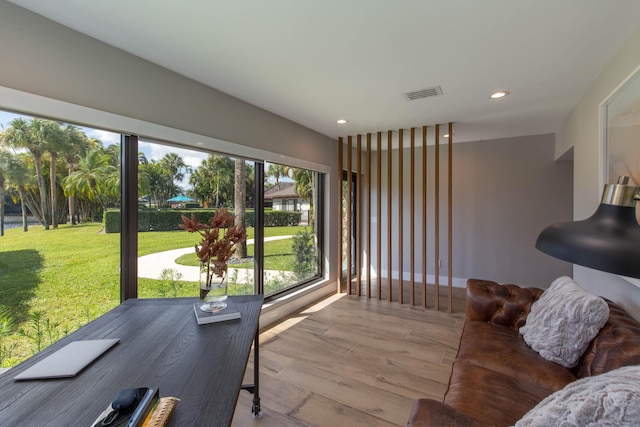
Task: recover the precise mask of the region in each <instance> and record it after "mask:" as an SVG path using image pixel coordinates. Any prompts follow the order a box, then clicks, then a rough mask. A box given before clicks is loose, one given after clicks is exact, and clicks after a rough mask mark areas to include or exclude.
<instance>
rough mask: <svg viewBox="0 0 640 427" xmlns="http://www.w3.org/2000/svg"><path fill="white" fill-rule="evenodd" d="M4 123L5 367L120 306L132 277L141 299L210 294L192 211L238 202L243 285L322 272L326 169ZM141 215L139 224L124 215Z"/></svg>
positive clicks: (1, 118)
mask: <svg viewBox="0 0 640 427" xmlns="http://www.w3.org/2000/svg"><path fill="white" fill-rule="evenodd" d="M0 124H1V125H2V127H1V128H0V131H1V134H0V200H1V201H2V204H1V205H0V213H1V215H0V231H1V232H2V233H1V234H2V236H0V272H1V274H0V367H10V366H13V365H15V364H17V363H19V362H21V361H22V360H24V359H26V358H28V357H29V356H31V355H32V354H34V353H35V352H37V351H39V350H41V349H43V348H44V347H46V346H48V345H50V344H52V343H53V342H55V341H56V340H58V339H60V338H62V337H64V336H65V335H67V334H68V333H70V332H72V331H74V330H75V329H77V328H79V327H81V326H82V325H84V324H86V323H87V322H89V321H91V320H93V319H95V318H96V317H98V316H100V315H101V314H103V313H105V312H106V311H108V310H110V309H111V308H113V307H115V306H116V305H117V304H119V303H120V301H121V298H122V296H123V295H125V296H126V291H123V290H124V289H126V288H128V287H130V286H133V289H134V290H135V293H136V294H137V295H138V297H140V298H154V297H161V298H172V297H182V296H191V297H196V296H198V294H199V281H198V264H199V260H198V259H197V257H196V255H195V250H194V247H195V245H197V244H198V242H199V236H198V235H196V234H190V233H188V232H186V231H185V230H182V229H179V228H178V224H179V223H180V222H181V218H182V215H185V216H186V217H190V215H191V214H192V213H196V212H199V213H200V214H201V215H214V213H215V212H216V210H218V209H221V208H224V209H227V210H228V211H229V212H230V213H232V214H233V215H234V216H235V217H236V218H237V220H236V221H240V219H241V220H242V221H243V222H244V223H243V224H242V225H243V227H245V228H246V231H247V241H246V245H243V246H242V247H241V248H239V250H238V251H237V252H236V253H235V254H234V257H233V258H232V259H231V261H230V265H229V282H230V287H229V291H230V294H232V295H233V294H252V293H256V292H259V293H264V294H265V296H266V298H267V299H269V298H275V297H277V296H279V295H280V294H282V293H286V292H290V291H292V290H295V289H298V288H299V287H301V286H305V285H307V284H309V283H311V282H313V281H314V280H315V279H318V278H320V277H321V275H322V271H321V268H320V266H321V263H320V259H321V257H322V254H321V250H322V240H321V239H322V236H323V230H322V226H323V218H322V212H323V206H322V197H319V195H321V194H323V188H322V181H323V175H322V174H320V173H318V172H315V171H312V170H309V169H303V168H297V167H295V166H293V165H283V164H274V163H268V162H265V161H263V160H261V159H246V158H245V159H240V158H234V157H232V156H228V155H222V154H219V153H214V152H205V151H199V150H197V149H188V148H185V146H184V145H181V144H180V141H176V145H168V144H165V143H159V142H157V141H150V140H145V139H144V138H140V139H138V138H135V137H133V138H132V137H125V138H123V137H122V136H121V135H119V134H115V133H110V132H106V131H101V130H96V129H90V128H85V127H79V126H74V125H71V124H67V123H60V122H56V121H51V120H44V119H38V118H32V117H26V116H21V115H16V114H12V113H5V112H0ZM129 141H134V142H133V143H131V144H129ZM136 144H137V146H136ZM131 147H133V148H135V150H137V158H135V157H136V156H135V154H134V153H135V151H132V150H131V149H130V148H131ZM132 163H133V164H134V165H136V166H137V167H136V168H134V169H133V170H135V169H137V171H138V175H137V179H131V176H129V175H130V174H131V173H130V170H132V169H131V168H130V166H129V165H130V164H132ZM134 177H135V175H134ZM131 182H137V188H131V185H129V183H131ZM122 185H124V187H125V191H124V193H122V190H121V188H122ZM134 187H135V186H134ZM130 191H135V197H134V202H133V203H134V205H136V204H137V206H134V207H133V209H131V206H130V205H131V203H130V202H129V200H130V196H129V195H128V194H127V193H129V192H130ZM136 198H137V203H136V201H135V199H136ZM125 205H128V207H127V208H126V209H125ZM122 212H126V213H127V214H128V216H129V217H125V218H124V219H123V218H122V215H121V214H122ZM131 215H133V216H135V219H136V221H135V222H136V226H137V232H136V231H135V230H129V227H128V226H124V225H125V224H128V223H129V220H130V219H131V218H130V216H131ZM121 226H124V228H123V229H121ZM131 232H133V233H134V235H133V237H132V236H131V235H130V234H128V233H131ZM128 241H136V242H137V246H134V248H135V249H134V250H133V251H130V250H128V249H126V246H125V245H124V244H123V242H128ZM127 254H129V255H127ZM131 265H134V266H136V267H137V274H135V275H133V279H132V280H126V281H127V283H124V281H125V280H124V279H122V278H123V277H127V271H128V270H131V268H130V266H131ZM128 277H131V275H129V276H128ZM121 279H122V281H123V283H121Z"/></svg>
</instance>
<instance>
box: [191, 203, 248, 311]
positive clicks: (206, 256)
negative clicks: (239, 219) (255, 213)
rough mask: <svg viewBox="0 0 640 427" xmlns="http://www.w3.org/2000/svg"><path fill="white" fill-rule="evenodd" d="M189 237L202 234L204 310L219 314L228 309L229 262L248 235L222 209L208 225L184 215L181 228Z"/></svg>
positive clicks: (199, 248) (198, 251) (198, 247)
mask: <svg viewBox="0 0 640 427" xmlns="http://www.w3.org/2000/svg"><path fill="white" fill-rule="evenodd" d="M179 227H180V228H182V229H183V230H186V231H188V232H189V233H198V234H200V236H201V237H202V240H201V241H200V244H199V245H198V244H196V245H195V252H196V255H197V256H198V259H199V260H200V299H201V300H203V301H205V304H203V305H202V306H201V307H200V309H201V310H203V311H209V312H218V311H220V310H224V309H225V308H226V307H227V303H226V300H227V296H228V289H229V288H228V286H229V281H228V274H227V269H228V262H229V259H230V258H231V257H232V256H233V253H234V251H235V249H236V247H237V245H238V244H239V243H242V242H244V241H245V240H246V238H247V234H246V232H245V230H244V229H243V228H242V227H236V226H234V225H233V215H231V214H230V213H229V212H227V210H226V209H224V208H221V209H218V210H216V214H215V215H214V216H213V217H211V220H210V221H209V223H207V224H205V223H202V222H199V221H198V220H196V218H195V216H194V215H193V214H191V217H190V218H187V217H186V216H184V215H182V224H180V225H179Z"/></svg>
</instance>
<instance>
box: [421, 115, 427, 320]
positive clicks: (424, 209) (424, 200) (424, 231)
mask: <svg viewBox="0 0 640 427" xmlns="http://www.w3.org/2000/svg"><path fill="white" fill-rule="evenodd" d="M427 207H428V206H427V127H426V126H422V307H424V308H427V271H428V270H427Z"/></svg>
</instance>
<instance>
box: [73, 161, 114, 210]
mask: <svg viewBox="0 0 640 427" xmlns="http://www.w3.org/2000/svg"><path fill="white" fill-rule="evenodd" d="M110 160H111V159H110V156H109V155H108V154H106V153H104V152H103V151H102V150H100V149H92V150H89V152H88V153H87V156H86V157H85V158H83V159H81V160H80V162H79V163H78V169H77V170H76V171H74V172H73V173H72V174H71V175H69V176H67V177H66V178H65V179H64V180H63V185H64V192H65V194H66V195H71V196H74V197H77V198H78V199H82V200H87V201H90V202H95V201H97V202H98V203H99V204H100V206H101V207H102V209H103V210H104V209H106V207H107V206H106V203H105V196H109V195H111V194H110V191H109V189H108V185H107V181H108V179H109V177H110V176H112V175H113V173H114V169H115V172H117V168H116V167H115V166H113V165H111V164H110Z"/></svg>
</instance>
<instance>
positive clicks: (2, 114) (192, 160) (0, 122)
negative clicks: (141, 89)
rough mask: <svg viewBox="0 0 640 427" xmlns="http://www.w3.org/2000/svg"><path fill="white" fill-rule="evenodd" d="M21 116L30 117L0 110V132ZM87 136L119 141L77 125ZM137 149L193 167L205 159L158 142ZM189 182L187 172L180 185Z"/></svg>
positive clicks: (115, 135) (150, 156)
mask: <svg viewBox="0 0 640 427" xmlns="http://www.w3.org/2000/svg"><path fill="white" fill-rule="evenodd" d="M19 117H22V118H24V119H26V120H28V119H30V118H31V116H26V115H22V114H15V113H10V112H8V111H3V110H0V132H1V131H2V130H3V129H6V128H7V127H9V126H10V124H9V123H10V122H11V121H12V120H13V119H16V118H19ZM78 127H79V128H80V129H82V131H83V132H84V133H85V134H86V135H87V136H88V137H89V138H96V139H98V140H100V141H101V142H102V144H103V145H104V146H105V147H107V146H109V145H113V144H118V143H120V134H119V133H114V132H109V131H106V130H101V129H94V128H88V127H84V126H78ZM138 150H139V151H141V152H142V153H144V155H145V156H146V157H147V159H148V160H160V159H161V158H163V157H164V156H165V155H166V154H168V153H176V154H178V155H179V156H180V157H182V160H184V162H185V164H187V165H189V166H191V167H192V168H193V169H195V168H197V167H199V166H200V164H201V163H202V160H204V159H206V157H207V153H202V152H198V151H191V150H185V149H181V148H176V147H171V146H168V145H160V144H152V143H148V142H144V141H140V142H139V143H138ZM188 184H189V175H188V174H187V175H186V176H185V177H184V179H183V180H182V182H181V183H180V185H181V186H182V187H183V188H184V189H186V188H187V187H188Z"/></svg>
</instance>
